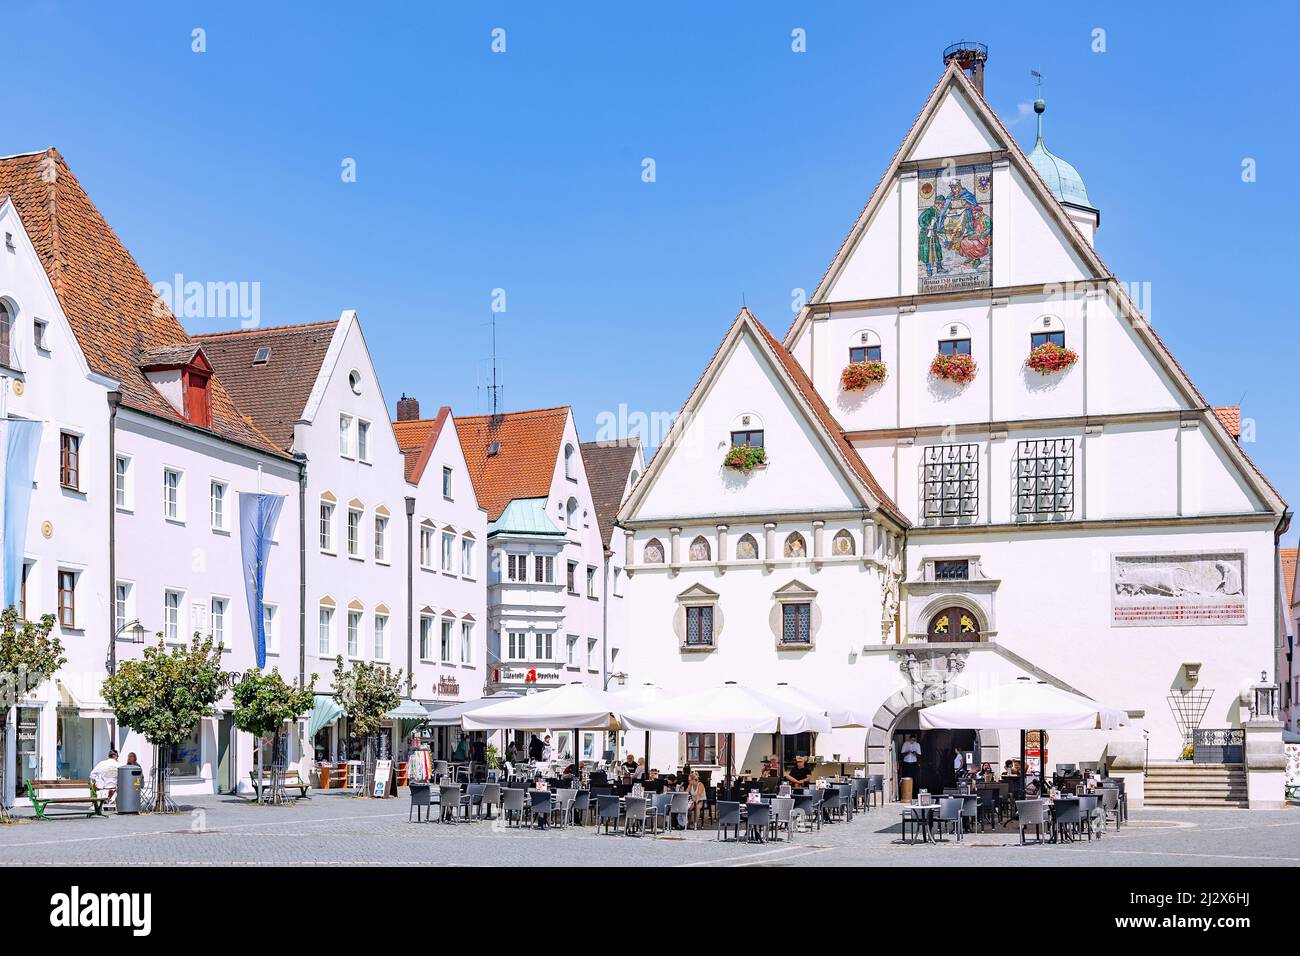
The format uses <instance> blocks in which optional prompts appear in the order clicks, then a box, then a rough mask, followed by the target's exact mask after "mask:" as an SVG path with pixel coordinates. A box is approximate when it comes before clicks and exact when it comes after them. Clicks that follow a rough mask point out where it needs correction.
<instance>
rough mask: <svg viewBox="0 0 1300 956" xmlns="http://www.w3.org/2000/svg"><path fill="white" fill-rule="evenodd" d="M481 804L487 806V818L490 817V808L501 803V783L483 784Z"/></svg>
mask: <svg viewBox="0 0 1300 956" xmlns="http://www.w3.org/2000/svg"><path fill="white" fill-rule="evenodd" d="M482 804H483V806H485V807H487V818H488V819H489V820H491V819H492V808H493V807H499V806H500V805H501V784H499V783H486V784H484V785H483V798H482Z"/></svg>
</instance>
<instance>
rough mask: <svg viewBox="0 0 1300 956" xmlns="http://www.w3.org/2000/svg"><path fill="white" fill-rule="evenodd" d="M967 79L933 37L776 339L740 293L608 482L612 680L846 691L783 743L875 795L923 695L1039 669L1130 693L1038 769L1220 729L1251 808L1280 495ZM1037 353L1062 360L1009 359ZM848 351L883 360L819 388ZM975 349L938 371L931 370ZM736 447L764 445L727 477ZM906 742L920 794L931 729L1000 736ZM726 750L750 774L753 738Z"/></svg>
mask: <svg viewBox="0 0 1300 956" xmlns="http://www.w3.org/2000/svg"><path fill="white" fill-rule="evenodd" d="M964 68H965V69H967V70H969V71H970V75H967V74H966V73H964V72H963V69H964ZM982 69H983V53H982V51H981V50H979V49H978V48H966V49H963V50H959V51H957V52H956V53H955V55H954V56H953V57H952V58H950V60H949V62H948V64H947V67H946V69H945V71H944V73H943V75H942V76H941V77H940V79H939V82H938V84H937V85H936V87H935V88H934V90H933V91H932V92H931V94H930V96H929V98H928V99H927V100H926V102H925V105H924V108H923V109H922V111H921V114H920V116H919V117H918V118H917V120H916V122H915V124H914V125H913V126H912V128H911V129H910V130H909V131H908V133H907V135H906V137H905V138H904V140H903V142H902V144H901V146H900V148H899V149H898V151H897V153H896V154H895V156H894V158H893V159H892V160H891V161H890V163H889V165H888V167H887V168H886V170H885V173H884V176H883V177H882V178H881V180H880V182H879V184H878V185H877V187H876V188H875V191H874V192H873V193H872V195H871V196H870V198H869V201H868V202H867V205H866V208H865V209H864V210H863V212H862V213H861V215H860V216H859V218H858V220H857V221H856V222H855V223H854V225H853V228H852V230H851V231H850V233H849V235H848V237H847V239H846V240H845V241H844V243H843V244H842V246H841V247H840V249H839V250H838V252H837V253H836V254H835V256H834V258H833V260H832V262H831V265H830V267H829V269H828V270H827V272H826V274H825V276H824V277H823V278H822V280H821V281H820V283H819V284H818V285H817V288H816V290H815V291H814V292H813V294H812V295H811V297H810V299H809V301H808V304H807V306H806V307H804V308H803V309H802V311H801V312H800V313H799V314H798V316H797V318H796V320H795V322H794V323H793V325H792V326H791V328H790V329H789V331H788V332H787V333H786V335H785V337H784V339H783V341H780V342H778V341H777V340H776V339H775V338H773V337H772V336H771V335H769V334H768V333H767V331H766V330H765V329H764V328H763V327H762V326H761V325H760V324H759V323H758V321H757V320H756V319H755V318H754V317H753V316H752V315H750V314H749V313H748V312H747V311H742V312H741V314H740V316H739V317H738V318H737V319H736V321H735V322H734V323H733V325H732V327H731V329H730V330H729V331H728V333H727V335H726V337H725V338H724V340H723V342H722V345H721V347H720V348H719V349H718V351H717V353H716V355H715V356H714V358H713V360H712V362H711V363H710V364H709V366H708V368H707V369H706V371H705V373H704V375H703V377H702V378H701V380H700V382H699V384H698V385H697V386H696V388H695V390H694V391H693V392H692V394H691V395H690V397H689V398H688V399H687V401H686V403H685V405H684V406H683V414H682V415H681V416H680V417H679V419H678V421H677V423H676V424H675V425H674V427H673V429H672V431H671V432H670V434H669V436H668V438H667V440H666V441H665V447H664V448H662V449H661V450H660V451H659V452H658V453H657V454H656V455H655V457H654V459H653V460H652V461H651V463H650V465H649V467H648V470H647V472H646V474H645V476H644V477H643V479H642V480H641V481H640V483H639V484H638V485H637V487H636V488H635V489H634V490H633V492H632V494H631V495H630V496H629V498H628V500H627V501H626V502H625V504H624V506H623V508H622V510H621V513H620V519H619V523H620V525H621V526H623V527H624V528H625V529H626V530H627V534H628V549H629V552H630V554H631V557H630V558H629V561H628V565H627V567H628V571H629V573H630V575H631V582H630V591H629V594H630V598H629V599H630V601H631V602H632V611H633V613H632V616H631V628H630V634H629V646H630V648H631V652H632V653H633V655H634V659H633V661H632V664H631V666H630V667H629V670H630V671H632V672H633V673H634V674H635V679H636V680H637V681H638V682H639V681H641V680H643V679H644V680H649V681H653V682H654V683H656V684H659V685H660V686H662V687H664V688H665V689H667V690H670V691H672V690H683V691H684V690H690V689H695V688H699V687H705V686H709V685H711V684H715V683H720V682H722V681H724V680H738V681H741V682H742V683H746V684H751V685H754V686H758V687H762V686H764V685H774V684H776V683H777V682H779V681H788V682H789V683H791V684H794V685H796V686H800V687H803V688H806V689H807V690H810V691H814V692H820V693H823V694H826V695H828V696H832V697H839V698H842V699H844V700H852V701H853V702H855V703H856V704H858V705H859V706H865V707H867V708H868V709H874V711H875V717H874V720H873V721H872V726H871V728H870V729H869V730H840V731H835V732H833V733H832V734H831V735H830V736H829V739H818V740H816V741H815V743H814V742H812V741H809V740H791V741H788V742H787V747H786V752H787V754H790V753H793V752H795V751H796V750H800V749H808V748H811V749H812V750H813V752H814V754H815V755H819V756H820V757H822V758H823V759H824V760H825V761H827V762H832V763H833V762H837V761H844V762H846V763H848V762H851V763H857V764H860V765H862V764H864V765H865V767H866V769H867V770H868V771H869V772H878V773H882V774H884V775H885V776H886V777H887V779H888V781H889V783H888V787H889V789H890V792H892V787H893V782H894V780H895V778H896V755H897V749H898V746H899V741H900V739H901V736H902V734H903V733H904V732H908V731H911V732H915V731H916V730H917V728H918V727H919V724H918V718H917V713H918V708H919V707H920V706H924V705H925V704H927V703H932V702H934V701H937V700H940V699H943V698H944V697H945V696H950V695H952V694H955V693H961V692H964V690H966V689H972V688H976V687H979V686H981V685H983V684H988V683H993V682H1000V681H1006V680H1011V679H1014V678H1016V677H1022V676H1023V677H1028V678H1031V679H1035V680H1045V681H1048V682H1051V683H1053V684H1056V685H1058V686H1061V687H1065V688H1070V689H1073V690H1076V691H1078V692H1081V693H1084V694H1087V695H1089V696H1093V697H1096V698H1097V699H1099V700H1104V701H1105V702H1107V703H1109V704H1111V705H1113V706H1117V707H1120V708H1122V709H1125V710H1127V711H1128V713H1129V715H1130V726H1128V727H1127V728H1124V729H1122V730H1119V731H1115V732H1109V733H1107V732H1090V733H1070V734H1067V733H1053V734H1050V735H1049V740H1048V742H1047V755H1046V759H1047V763H1048V764H1049V765H1050V764H1055V763H1061V762H1066V763H1070V762H1078V761H1085V760H1093V761H1100V760H1106V761H1108V762H1109V765H1110V768H1111V772H1113V773H1123V774H1125V775H1126V776H1129V777H1130V778H1131V780H1132V783H1131V785H1130V796H1131V798H1133V799H1134V800H1135V801H1138V802H1140V801H1141V799H1142V786H1141V780H1142V771H1143V766H1144V761H1145V759H1146V751H1145V747H1146V746H1147V744H1148V743H1149V756H1150V759H1151V761H1153V762H1163V761H1175V760H1177V759H1178V758H1179V757H1180V754H1181V753H1182V751H1183V749H1184V746H1185V745H1186V744H1187V743H1188V742H1189V741H1190V740H1191V735H1192V732H1193V731H1194V730H1196V729H1201V730H1223V731H1231V732H1235V733H1228V734H1225V735H1223V737H1222V738H1221V739H1220V740H1219V742H1220V743H1226V744H1227V745H1228V748H1229V749H1228V750H1227V751H1225V753H1224V755H1223V759H1224V760H1225V761H1227V762H1235V761H1241V760H1242V759H1243V756H1244V755H1243V751H1244V750H1246V749H1249V750H1250V770H1251V774H1250V798H1251V805H1253V806H1265V805H1269V804H1272V805H1276V804H1277V803H1278V801H1280V799H1281V774H1280V766H1279V765H1278V757H1279V755H1280V737H1278V735H1277V732H1276V729H1275V723H1274V722H1271V721H1269V720H1260V721H1254V722H1251V721H1250V717H1251V714H1250V710H1249V706H1250V704H1249V701H1250V700H1251V688H1252V685H1254V684H1257V683H1259V680H1260V675H1261V673H1264V674H1266V675H1267V678H1268V682H1271V681H1272V680H1274V679H1275V674H1274V648H1275V644H1276V640H1277V638H1278V626H1279V625H1278V614H1277V607H1278V605H1277V603H1276V602H1277V601H1278V578H1279V574H1278V572H1277V565H1276V556H1275V542H1276V538H1277V536H1278V535H1279V534H1281V533H1282V532H1283V531H1284V530H1285V528H1286V525H1287V522H1288V517H1289V515H1288V513H1287V512H1286V508H1285V504H1284V502H1283V501H1282V500H1281V498H1280V497H1279V496H1278V494H1277V492H1276V491H1275V490H1274V489H1273V488H1272V487H1271V486H1270V485H1269V484H1268V482H1267V481H1266V480H1265V479H1264V478H1263V476H1262V475H1261V474H1260V473H1259V472H1258V470H1257V469H1256V468H1255V467H1254V466H1253V464H1252V463H1251V462H1250V461H1249V459H1248V458H1247V457H1246V455H1245V453H1244V452H1243V450H1242V449H1241V447H1240V446H1239V445H1238V443H1237V442H1236V441H1235V440H1234V436H1233V435H1232V434H1230V433H1229V431H1228V430H1227V429H1226V428H1225V426H1224V423H1223V422H1222V421H1221V420H1220V418H1219V416H1218V415H1216V413H1215V410H1214V409H1213V408H1212V407H1211V406H1210V404H1209V403H1208V402H1207V401H1206V399H1205V398H1204V397H1203V395H1202V394H1201V392H1200V391H1199V390H1198V389H1197V388H1196V387H1195V385H1193V384H1192V382H1191V381H1190V380H1189V379H1188V377H1187V375H1186V373H1185V371H1184V370H1183V369H1182V368H1181V367H1179V365H1178V364H1177V362H1175V360H1174V359H1173V357H1172V355H1171V354H1170V353H1169V351H1168V349H1167V348H1166V346H1165V345H1164V343H1163V342H1162V341H1161V340H1160V338H1159V337H1158V336H1157V335H1156V333H1155V331H1154V329H1153V328H1152V327H1151V326H1150V324H1149V323H1148V322H1147V320H1146V319H1145V318H1144V317H1143V316H1142V315H1141V314H1140V312H1139V311H1138V310H1137V308H1136V307H1135V306H1134V304H1133V302H1132V301H1131V299H1130V298H1129V296H1128V295H1127V294H1126V293H1125V290H1124V289H1123V288H1122V287H1121V286H1120V284H1119V283H1118V282H1117V281H1116V280H1115V278H1114V277H1113V276H1112V274H1111V272H1110V270H1109V269H1108V268H1107V267H1106V265H1105V264H1104V263H1103V262H1102V260H1101V258H1100V257H1099V255H1098V253H1097V251H1096V249H1095V248H1094V245H1093V241H1094V238H1095V234H1096V230H1097V226H1098V223H1099V219H1100V213H1099V212H1098V211H1097V209H1096V208H1095V207H1094V206H1093V205H1092V202H1091V200H1090V199H1089V197H1088V194H1087V191H1086V189H1085V187H1084V185H1083V182H1082V179H1081V178H1080V177H1079V176H1078V174H1077V173H1076V172H1075V171H1074V169H1073V167H1071V166H1070V165H1069V164H1068V163H1065V161H1064V160H1061V159H1060V158H1059V157H1056V156H1054V155H1052V154H1051V153H1050V152H1048V151H1047V149H1046V146H1045V145H1044V143H1043V138H1042V127H1041V115H1042V110H1043V108H1044V107H1043V105H1042V103H1041V101H1040V103H1039V104H1036V107H1037V109H1038V112H1039V116H1040V126H1039V137H1038V142H1037V143H1036V144H1035V147H1034V149H1033V151H1032V152H1031V153H1030V154H1029V155H1026V154H1025V153H1024V152H1023V151H1022V150H1021V148H1020V147H1019V146H1018V145H1017V143H1016V142H1015V140H1014V139H1013V138H1012V137H1011V135H1010V133H1009V132H1008V131H1007V129H1006V128H1005V127H1004V126H1003V125H1002V123H1001V122H1000V121H999V120H998V118H997V117H996V116H995V115H994V113H993V111H992V110H991V109H990V107H989V105H988V104H987V102H985V100H984V98H983V95H982V81H983V77H982ZM994 223H996V229H993V225H992V224H994ZM1044 343H1047V344H1048V345H1050V346H1053V347H1055V346H1063V347H1065V348H1067V349H1069V350H1072V352H1073V354H1074V356H1075V359H1076V360H1075V361H1073V362H1072V363H1069V362H1068V356H1066V358H1067V363H1066V364H1067V367H1065V368H1061V369H1057V370H1055V371H1053V370H1051V369H1045V371H1044V372H1041V373H1040V372H1039V371H1036V370H1035V369H1034V368H1032V367H1031V366H1030V364H1029V361H1028V357H1029V354H1030V351H1031V349H1034V348H1038V347H1040V346H1042V345H1043V344H1044ZM1046 351H1047V352H1052V351H1053V349H1051V348H1049V349H1047V350H1046ZM1055 354H1056V355H1057V356H1058V357H1059V356H1060V355H1061V353H1059V352H1057V353H1055ZM1038 357H1039V358H1042V357H1043V352H1041V351H1040V352H1039V353H1038ZM936 359H937V361H936ZM877 361H878V362H880V363H883V365H884V370H885V372H886V375H885V378H884V380H883V382H876V383H874V384H867V385H866V387H864V388H860V389H853V390H850V389H848V388H846V387H845V386H844V384H843V380H842V373H843V372H845V370H846V366H847V365H848V364H850V363H863V362H877ZM972 361H973V366H974V368H973V377H971V376H970V375H969V374H968V375H966V376H962V375H961V374H960V371H961V370H960V369H959V372H958V374H957V375H956V376H955V377H956V378H958V379H960V378H963V377H965V378H966V379H967V380H966V381H964V382H963V381H956V380H951V379H949V380H945V379H943V378H941V377H940V376H939V375H938V374H936V373H935V372H934V371H932V363H933V364H935V365H936V366H942V367H941V368H940V369H939V371H940V372H942V371H946V370H948V369H951V368H952V367H954V366H961V365H965V364H966V363H968V362H972ZM857 371H859V372H860V371H862V369H861V368H858V369H857ZM873 371H874V372H877V373H878V372H879V371H880V368H879V367H878V366H877V367H873ZM965 371H966V372H967V373H969V372H970V371H971V369H969V368H967V369H965ZM747 441H748V442H749V443H750V444H752V445H758V444H761V445H762V446H763V447H764V448H765V450H766V455H767V460H766V463H765V464H762V465H760V466H759V467H757V468H755V469H753V470H752V471H751V472H748V473H746V472H741V471H735V470H732V469H729V468H727V467H724V465H723V457H724V455H726V454H727V453H728V449H729V448H731V447H732V446H734V445H741V444H744V443H746V442H747ZM1248 724H1249V726H1250V730H1251V735H1252V737H1251V744H1250V746H1249V748H1245V747H1243V746H1241V743H1242V741H1241V739H1240V738H1239V737H1238V736H1237V734H1239V733H1240V732H1241V731H1242V730H1243V728H1244V727H1246V726H1247V725H1248ZM1145 735H1149V740H1148V739H1147V737H1146V736H1145ZM922 737H923V739H922V746H923V749H924V751H925V754H926V758H925V765H926V772H927V773H928V774H930V776H931V777H933V779H932V780H930V781H929V782H930V783H931V785H936V784H938V783H939V782H941V779H940V778H941V777H942V776H943V771H942V768H943V767H944V766H945V762H946V765H947V766H948V767H951V757H952V752H953V750H954V749H964V750H969V751H974V752H975V753H976V754H977V756H978V758H979V759H981V760H987V761H989V762H992V763H1000V762H1001V761H1002V760H1004V759H1006V758H1007V757H1010V756H1012V755H1016V756H1019V752H1020V741H1019V735H1018V734H1015V733H1006V732H1003V733H999V732H996V731H989V730H983V729H981V728H970V730H969V731H966V732H956V731H954V732H937V731H936V732H930V733H928V734H926V733H923V734H922ZM659 738H664V739H662V740H661V739H659ZM737 745H738V746H737V763H738V764H739V765H743V766H744V767H746V768H748V769H750V770H756V769H757V767H758V760H759V759H760V757H761V756H762V755H764V754H767V753H771V752H773V751H774V749H775V748H774V742H773V741H772V740H770V739H768V738H766V737H764V738H761V739H756V740H738V741H737ZM681 759H690V760H691V762H692V763H694V764H697V765H698V764H707V763H710V762H720V761H721V755H720V753H719V751H718V742H717V741H716V740H713V739H711V738H708V737H707V736H706V735H686V739H679V740H672V739H670V738H669V737H668V735H658V736H657V737H656V739H655V743H654V751H653V755H652V763H658V764H659V765H660V766H664V765H666V764H670V763H673V762H676V761H679V760H681ZM1239 786H1244V783H1242V784H1234V789H1233V790H1232V792H1231V793H1228V794H1225V796H1228V797H1230V798H1232V799H1236V798H1238V797H1243V796H1244V794H1243V793H1241V792H1240V790H1239V789H1237V788H1238V787H1239Z"/></svg>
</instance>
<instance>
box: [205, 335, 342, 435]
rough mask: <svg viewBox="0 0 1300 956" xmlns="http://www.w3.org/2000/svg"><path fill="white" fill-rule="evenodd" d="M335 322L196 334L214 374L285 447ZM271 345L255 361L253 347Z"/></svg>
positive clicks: (267, 433)
mask: <svg viewBox="0 0 1300 956" xmlns="http://www.w3.org/2000/svg"><path fill="white" fill-rule="evenodd" d="M337 325H338V322H337V321H333V322H313V323H310V324H307V325H283V326H273V327H269V328H262V329H242V330H236V331H231V332H213V333H210V334H207V335H196V336H194V341H195V342H197V343H199V344H200V345H202V346H203V354H204V355H206V356H207V357H208V361H210V362H211V363H212V367H213V368H215V369H216V372H217V376H218V377H219V378H220V379H221V380H222V381H223V382H225V383H226V388H228V389H229V390H230V393H231V394H232V395H233V396H234V397H235V402H236V403H237V404H238V405H239V407H240V409H241V410H242V411H243V412H244V413H245V414H246V415H248V416H249V417H250V418H252V420H253V422H254V423H255V424H256V425H257V427H258V428H260V429H261V430H262V431H263V432H264V433H265V434H266V435H268V436H269V437H270V438H271V440H272V441H274V442H275V443H276V445H277V446H278V447H280V448H283V449H285V450H286V451H287V450H288V449H289V448H291V447H293V426H294V423H296V422H297V421H298V420H299V419H301V418H302V413H303V411H304V410H305V409H306V407H307V399H308V398H309V397H310V396H311V390H312V388H313V387H314V386H315V384H316V378H317V376H319V375H320V369H321V365H322V364H324V362H325V354H326V353H327V352H328V351H329V347H330V340H331V339H333V337H334V329H335V327H336V326H337ZM261 348H266V349H269V350H270V352H269V354H268V357H267V360H266V362H264V363H254V362H253V359H254V358H255V357H256V356H257V350H258V349H261Z"/></svg>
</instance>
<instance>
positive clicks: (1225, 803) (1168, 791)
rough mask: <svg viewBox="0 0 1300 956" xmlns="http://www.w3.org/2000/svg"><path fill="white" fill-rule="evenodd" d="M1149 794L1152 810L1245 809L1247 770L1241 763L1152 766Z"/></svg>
mask: <svg viewBox="0 0 1300 956" xmlns="http://www.w3.org/2000/svg"><path fill="white" fill-rule="evenodd" d="M1145 790H1146V793H1145V797H1144V799H1143V803H1144V805H1145V806H1148V807H1184V808H1185V807H1245V806H1246V805H1247V802H1246V768H1245V766H1243V765H1242V764H1239V763H1201V764H1192V763H1189V762H1186V761H1179V762H1177V763H1152V764H1150V765H1148V767H1147V774H1146V787H1145Z"/></svg>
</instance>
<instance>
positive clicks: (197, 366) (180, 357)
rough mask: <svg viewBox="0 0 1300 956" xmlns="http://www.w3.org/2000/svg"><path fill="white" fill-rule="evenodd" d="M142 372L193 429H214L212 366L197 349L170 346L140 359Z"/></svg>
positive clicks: (187, 346)
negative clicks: (211, 393) (195, 427)
mask: <svg viewBox="0 0 1300 956" xmlns="http://www.w3.org/2000/svg"><path fill="white" fill-rule="evenodd" d="M139 368H140V370H141V371H142V372H143V373H144V377H145V378H146V379H148V381H149V384H150V385H152V386H153V387H154V388H155V389H156V390H157V392H158V394H159V395H161V396H162V397H163V398H164V399H165V400H166V401H167V404H168V405H170V406H171V407H172V408H173V409H175V411H176V414H178V415H180V416H181V417H182V418H184V419H185V420H186V421H187V422H189V423H190V424H191V425H197V426H198V427H199V428H211V427H212V399H211V395H210V392H211V389H210V385H211V380H212V365H211V363H209V362H208V359H207V356H206V355H204V354H203V350H202V349H201V348H199V347H198V346H197V345H188V344H186V345H167V346H162V347H160V348H156V349H150V350H149V351H147V352H144V353H142V354H141V355H140V357H139Z"/></svg>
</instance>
